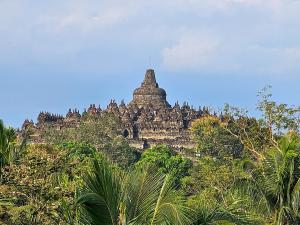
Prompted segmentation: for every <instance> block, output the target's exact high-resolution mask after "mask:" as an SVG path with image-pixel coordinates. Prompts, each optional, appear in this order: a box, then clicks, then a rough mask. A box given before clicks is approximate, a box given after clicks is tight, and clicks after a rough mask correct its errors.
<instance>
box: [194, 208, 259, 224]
mask: <svg viewBox="0 0 300 225" xmlns="http://www.w3.org/2000/svg"><path fill="white" fill-rule="evenodd" d="M237 205H238V204H232V205H230V206H227V207H226V209H225V208H222V207H214V208H210V207H205V206H204V207H200V208H199V209H198V210H197V213H196V222H195V223H194V224H195V225H219V224H222V222H223V223H225V224H228V223H229V224H238V225H250V224H260V223H259V221H258V220H254V219H252V218H250V217H249V216H248V215H247V214H246V213H244V212H243V211H241V210H240V209H238V208H236V206H237Z"/></svg>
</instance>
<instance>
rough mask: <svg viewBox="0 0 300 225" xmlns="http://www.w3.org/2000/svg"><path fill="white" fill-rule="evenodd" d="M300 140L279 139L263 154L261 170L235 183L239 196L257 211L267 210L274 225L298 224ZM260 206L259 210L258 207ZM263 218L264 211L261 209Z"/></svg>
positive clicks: (292, 136)
mask: <svg viewBox="0 0 300 225" xmlns="http://www.w3.org/2000/svg"><path fill="white" fill-rule="evenodd" d="M299 162H300V139H299V136H297V135H296V134H295V133H289V134H287V135H285V136H284V137H282V138H281V139H280V141H279V142H278V146H277V147H273V148H271V149H270V150H269V151H268V152H267V153H266V155H265V157H264V160H263V161H262V164H261V167H258V168H257V169H256V170H254V171H253V172H252V173H251V175H250V176H248V177H247V178H244V179H242V180H240V181H238V182H237V187H238V190H239V192H240V193H241V194H243V195H247V196H249V197H250V198H251V199H252V200H253V201H254V204H256V206H257V208H259V209H268V211H269V213H271V217H272V216H273V215H274V218H273V219H272V220H273V222H274V224H276V225H296V224H299V223H300V212H299V210H300V170H299V166H298V165H299ZM259 206H261V207H259ZM262 212H265V215H267V212H266V210H263V211H262Z"/></svg>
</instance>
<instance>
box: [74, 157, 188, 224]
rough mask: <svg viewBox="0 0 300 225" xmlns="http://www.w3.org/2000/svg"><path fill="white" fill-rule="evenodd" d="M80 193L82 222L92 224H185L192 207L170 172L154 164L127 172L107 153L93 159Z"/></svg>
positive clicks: (79, 201)
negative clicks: (158, 170)
mask: <svg viewBox="0 0 300 225" xmlns="http://www.w3.org/2000/svg"><path fill="white" fill-rule="evenodd" d="M84 180H85V187H84V190H83V191H82V192H81V193H80V195H79V197H78V200H77V202H78V204H79V205H80V209H81V210H80V211H81V216H80V218H81V223H82V224H92V225H127V224H130V225H141V224H143V225H164V224H165V225H171V224H172V225H185V224H191V215H192V213H191V212H192V211H191V210H190V209H189V208H187V207H185V206H184V202H183V198H182V197H181V195H178V193H176V192H175V190H174V189H173V187H172V185H171V182H170V180H169V177H168V176H165V175H162V174H157V173H153V170H151V168H149V167H146V168H143V169H139V170H135V171H133V172H132V173H129V174H125V173H123V172H121V171H120V170H119V169H117V168H116V167H115V166H114V165H112V164H111V163H110V162H109V161H108V160H106V159H105V158H104V157H101V158H100V159H98V160H94V163H93V172H92V173H90V174H88V175H87V176H86V177H85V179H84Z"/></svg>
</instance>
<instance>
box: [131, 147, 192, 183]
mask: <svg viewBox="0 0 300 225" xmlns="http://www.w3.org/2000/svg"><path fill="white" fill-rule="evenodd" d="M146 165H148V166H150V167H153V168H155V169H156V170H158V171H159V172H160V173H163V174H169V175H170V179H171V180H172V181H173V182H174V184H175V185H179V184H180V180H181V179H182V178H183V177H185V176H187V175H188V171H189V169H190V168H191V166H192V162H191V161H190V160H189V159H187V158H185V157H182V156H180V155H177V154H176V153H175V152H174V151H172V150H171V149H170V148H168V147H167V146H164V145H158V146H155V147H153V148H150V149H147V150H146V151H145V152H144V153H143V154H142V157H141V159H140V160H139V161H138V162H137V164H136V166H137V167H144V166H146Z"/></svg>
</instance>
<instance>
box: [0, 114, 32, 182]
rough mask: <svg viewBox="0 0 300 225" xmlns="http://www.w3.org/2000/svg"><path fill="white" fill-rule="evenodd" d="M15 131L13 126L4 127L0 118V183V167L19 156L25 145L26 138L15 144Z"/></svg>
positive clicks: (0, 174)
mask: <svg viewBox="0 0 300 225" xmlns="http://www.w3.org/2000/svg"><path fill="white" fill-rule="evenodd" d="M16 139H17V137H16V133H15V131H14V129H13V128H6V127H5V126H4V124H3V121H2V120H0V183H1V181H2V169H3V167H4V166H5V165H7V164H9V163H11V162H13V161H14V160H15V159H16V158H18V157H19V155H20V153H21V152H22V150H23V149H24V148H25V145H26V138H24V139H23V141H22V143H21V145H20V146H18V145H17V141H16Z"/></svg>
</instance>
